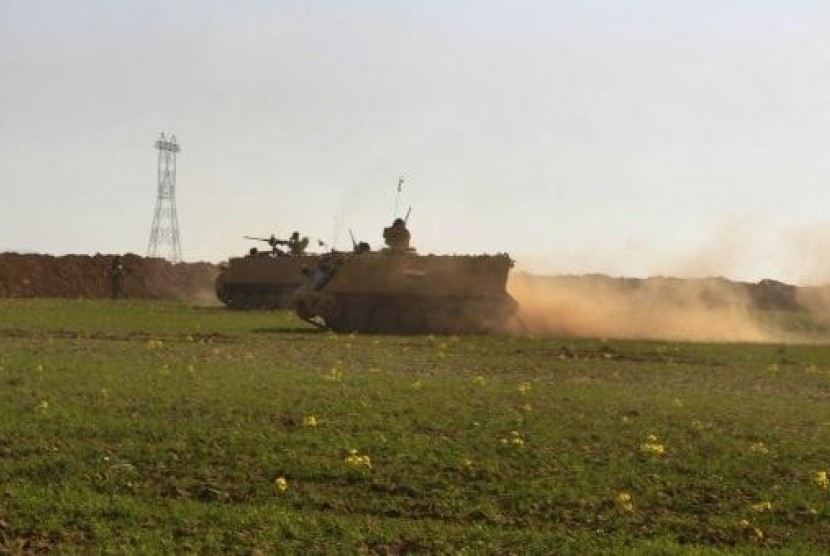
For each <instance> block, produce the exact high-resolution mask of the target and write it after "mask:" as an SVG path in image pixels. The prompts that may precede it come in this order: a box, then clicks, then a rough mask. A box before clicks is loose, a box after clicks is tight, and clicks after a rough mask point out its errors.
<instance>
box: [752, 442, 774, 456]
mask: <svg viewBox="0 0 830 556" xmlns="http://www.w3.org/2000/svg"><path fill="white" fill-rule="evenodd" d="M749 449H750V450H752V451H753V452H755V453H756V454H768V453H769V448H767V447H766V446H765V445H764V443H763V442H756V443H754V444H753V445H752V446H750V447H749Z"/></svg>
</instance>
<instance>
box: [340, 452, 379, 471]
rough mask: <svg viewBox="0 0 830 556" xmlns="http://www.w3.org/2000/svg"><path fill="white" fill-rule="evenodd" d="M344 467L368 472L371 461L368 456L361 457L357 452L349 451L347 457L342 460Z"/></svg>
mask: <svg viewBox="0 0 830 556" xmlns="http://www.w3.org/2000/svg"><path fill="white" fill-rule="evenodd" d="M343 461H345V462H346V465H348V466H349V467H352V468H354V469H359V470H361V471H368V470H369V469H371V468H372V460H371V458H370V457H369V456H368V455H361V454H360V453H358V451H357V450H349V453H348V455H347V456H346V458H345V459H344V460H343Z"/></svg>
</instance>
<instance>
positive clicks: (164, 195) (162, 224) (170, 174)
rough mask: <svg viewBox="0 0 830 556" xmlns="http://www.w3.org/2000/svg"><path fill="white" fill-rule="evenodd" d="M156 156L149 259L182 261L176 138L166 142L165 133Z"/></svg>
mask: <svg viewBox="0 0 830 556" xmlns="http://www.w3.org/2000/svg"><path fill="white" fill-rule="evenodd" d="M156 149H158V152H159V162H158V182H159V185H158V196H157V197H156V212H155V214H154V215H153V227H152V229H151V230H150V242H149V243H148V244H147V256H148V257H163V258H165V259H167V260H169V261H170V262H173V263H180V262H181V261H182V247H181V245H180V244H179V217H178V215H177V214H176V153H177V152H179V150H180V149H179V146H178V145H177V144H176V136H175V135H171V136H170V139H165V137H164V133H162V134H161V137H159V140H158V141H156Z"/></svg>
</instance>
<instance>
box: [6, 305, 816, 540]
mask: <svg viewBox="0 0 830 556" xmlns="http://www.w3.org/2000/svg"><path fill="white" fill-rule="evenodd" d="M775 318H781V317H780V316H778V317H775ZM828 473H830V351H828V350H827V349H826V347H821V346H810V345H783V344H704V343H671V342H623V341H602V340H571V339H542V338H533V337H521V336H516V337H510V336H501V337H478V336H470V337H453V336H449V337H446V336H412V337H395V336H363V335H334V334H331V333H324V332H318V331H316V330H313V329H311V328H309V327H307V326H305V325H301V324H300V322H299V321H298V320H296V319H295V318H294V317H293V316H292V315H291V314H289V313H287V312H230V311H225V310H222V309H219V308H196V307H189V306H185V305H181V304H178V303H174V302H158V301H127V302H124V303H121V302H117V303H111V302H107V301H90V300H86V301H72V300H14V299H5V300H0V485H2V486H1V487H0V553H3V552H4V551H6V552H11V553H20V552H39V551H50V550H55V551H59V552H65V553H88V552H92V551H94V552H116V553H123V552H128V553H187V552H196V553H262V554H270V553H281V552H291V551H294V552H297V553H315V552H316V553H375V554H398V553H405V552H424V553H436V552H450V553H453V552H460V551H463V550H466V551H468V552H469V553H476V554H492V553H516V554H527V553H535V554H539V553H561V552H567V551H571V552H574V553H584V552H597V551H607V552H611V553H620V552H623V551H625V550H629V549H638V550H641V551H645V552H651V553H662V552H676V551H681V550H684V549H696V550H698V551H708V550H711V549H728V550H733V551H736V552H741V553H745V552H750V551H753V550H758V549H762V548H763V549H780V550H782V551H784V552H788V553H797V554H804V553H816V554H820V553H824V552H825V551H826V547H827V546H830V479H828Z"/></svg>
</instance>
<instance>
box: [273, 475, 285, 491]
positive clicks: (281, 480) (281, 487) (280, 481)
mask: <svg viewBox="0 0 830 556" xmlns="http://www.w3.org/2000/svg"><path fill="white" fill-rule="evenodd" d="M274 486H275V487H277V490H278V491H280V492H285V491H286V490H288V481H286V480H285V477H277V478H276V479H274Z"/></svg>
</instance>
